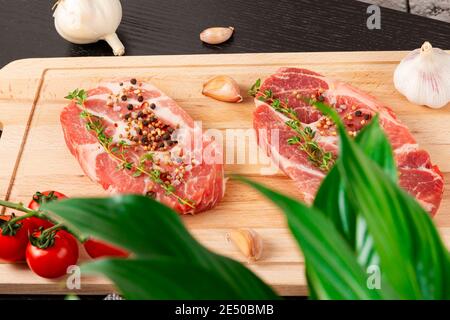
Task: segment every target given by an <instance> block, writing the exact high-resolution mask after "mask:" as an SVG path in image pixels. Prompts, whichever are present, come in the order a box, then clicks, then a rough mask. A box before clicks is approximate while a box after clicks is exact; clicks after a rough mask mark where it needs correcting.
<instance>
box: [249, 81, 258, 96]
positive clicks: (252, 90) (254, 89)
mask: <svg viewBox="0 0 450 320" xmlns="http://www.w3.org/2000/svg"><path fill="white" fill-rule="evenodd" d="M260 88H261V79H258V80H256V82H255V83H254V84H253V85H252V87H251V88H250V90H248V95H249V96H252V97H254V96H256V94H257V93H258V91H259V89H260Z"/></svg>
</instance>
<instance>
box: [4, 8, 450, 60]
mask: <svg viewBox="0 0 450 320" xmlns="http://www.w3.org/2000/svg"><path fill="white" fill-rule="evenodd" d="M53 3H54V1H52V0H0V30H1V32H0V67H2V66H4V65H6V64H7V63H8V62H11V61H13V60H16V59H21V58H31V57H65V56H88V55H111V54H112V53H111V49H110V48H109V46H108V45H107V44H106V43H105V42H99V43H96V44H92V45H83V46H80V45H73V44H70V43H68V42H66V41H65V40H63V39H62V38H60V37H59V35H58V34H57V33H56V31H55V28H54V26H53V18H52V11H51V7H52V5H53ZM122 5H123V13H124V15H123V20H122V24H121V26H120V27H119V31H118V34H119V36H120V38H121V40H122V41H123V43H124V44H125V47H126V50H127V53H126V54H127V55H154V54H190V53H235V52H289V51H359V50H362V51H366V50H410V49H414V48H417V47H420V45H421V44H422V42H423V41H424V40H428V41H430V42H431V43H432V44H433V45H434V46H436V47H441V48H445V49H449V48H450V24H449V23H445V22H441V21H435V20H431V19H428V18H424V17H419V16H414V15H410V14H407V13H403V12H397V11H393V10H390V9H384V8H382V10H381V27H382V29H381V30H369V29H367V27H366V19H367V18H368V16H369V15H368V14H367V13H366V9H367V7H368V4H365V3H361V2H357V1H352V0H345V1H342V0H122ZM216 25H223V26H234V27H235V28H236V33H235V36H234V37H233V38H232V40H231V41H229V42H228V43H226V44H223V45H220V46H207V45H204V44H202V43H201V42H200V41H199V38H198V37H199V33H200V32H201V31H202V30H203V29H204V28H206V27H209V26H216Z"/></svg>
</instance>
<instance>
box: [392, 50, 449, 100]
mask: <svg viewBox="0 0 450 320" xmlns="http://www.w3.org/2000/svg"><path fill="white" fill-rule="evenodd" d="M394 85H395V88H396V89H397V90H398V91H399V92H400V93H401V94H403V95H404V96H405V97H406V98H407V99H408V100H409V101H410V102H412V103H415V104H418V105H426V106H428V107H431V108H442V107H444V106H445V105H447V104H448V103H449V102H450V54H448V53H447V52H445V51H444V50H441V49H438V48H433V47H432V45H431V44H430V43H429V42H425V43H424V44H423V45H422V47H421V48H420V49H416V50H413V51H412V52H410V53H409V54H408V55H407V56H406V57H405V58H404V59H403V60H402V61H401V62H400V64H399V65H398V66H397V68H396V69H395V72H394Z"/></svg>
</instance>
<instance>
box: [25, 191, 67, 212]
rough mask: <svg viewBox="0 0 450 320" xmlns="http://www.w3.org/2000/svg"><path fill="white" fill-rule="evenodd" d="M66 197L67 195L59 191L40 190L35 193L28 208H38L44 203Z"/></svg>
mask: <svg viewBox="0 0 450 320" xmlns="http://www.w3.org/2000/svg"><path fill="white" fill-rule="evenodd" d="M64 198H67V196H66V195H64V194H62V193H61V192H58V191H44V192H39V191H38V192H36V193H35V194H34V195H33V199H32V200H31V201H30V203H29V204H28V208H30V209H32V210H37V209H39V207H40V206H41V204H43V203H47V202H52V201H55V200H58V199H64Z"/></svg>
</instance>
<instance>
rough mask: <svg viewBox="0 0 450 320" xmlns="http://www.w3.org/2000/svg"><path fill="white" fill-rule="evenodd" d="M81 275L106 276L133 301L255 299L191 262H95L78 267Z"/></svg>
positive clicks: (168, 260) (112, 260)
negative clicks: (85, 273) (80, 269)
mask: <svg viewBox="0 0 450 320" xmlns="http://www.w3.org/2000/svg"><path fill="white" fill-rule="evenodd" d="M235 264H237V263H236V262H235ZM235 267H237V268H240V266H235ZM82 272H87V273H99V274H103V275H105V276H107V277H108V278H110V279H111V280H112V281H113V282H114V283H115V284H116V285H117V287H118V289H119V290H120V292H121V293H122V294H123V295H124V297H125V298H127V299H133V300H138V299H139V300H142V299H159V300H160V299H170V300H176V299H195V300H205V299H242V298H246V297H247V298H252V297H256V296H257V295H254V296H243V292H242V290H241V288H240V286H239V285H237V286H236V285H235V284H234V283H228V282H226V281H224V278H223V277H222V276H221V273H218V272H214V271H210V270H205V269H204V268H203V267H200V266H198V265H196V264H195V263H194V262H184V261H180V260H178V259H174V258H167V257H154V258H152V259H148V258H137V259H133V260H125V259H108V260H98V261H95V262H91V263H88V264H86V265H84V266H82ZM245 272H246V273H249V272H250V271H245ZM262 298H265V297H264V296H263V297H262ZM266 298H267V297H266Z"/></svg>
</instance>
